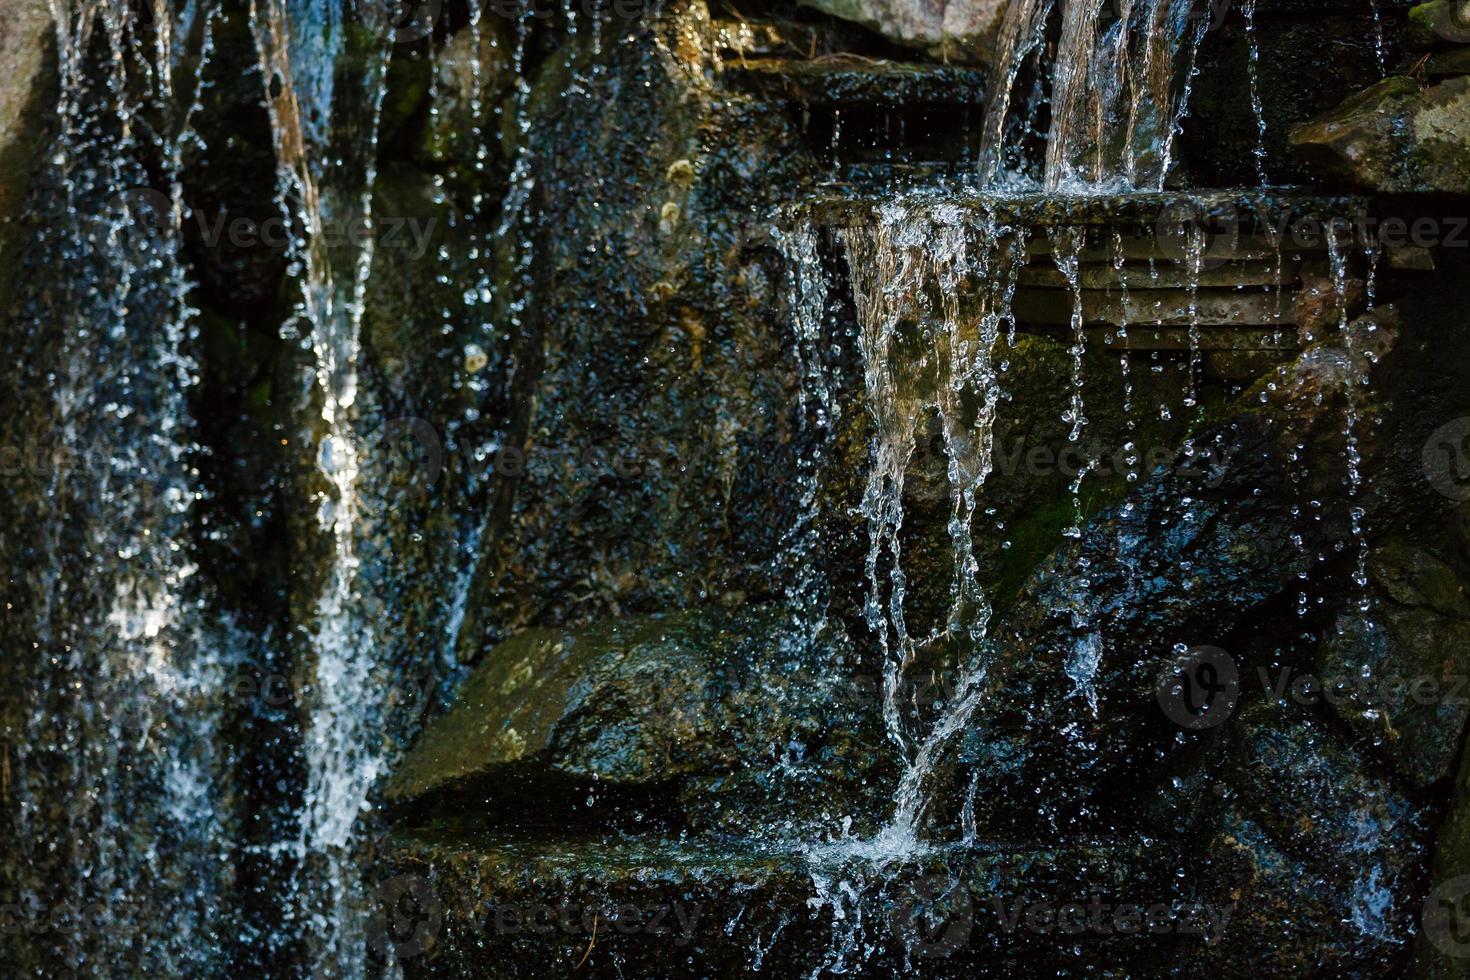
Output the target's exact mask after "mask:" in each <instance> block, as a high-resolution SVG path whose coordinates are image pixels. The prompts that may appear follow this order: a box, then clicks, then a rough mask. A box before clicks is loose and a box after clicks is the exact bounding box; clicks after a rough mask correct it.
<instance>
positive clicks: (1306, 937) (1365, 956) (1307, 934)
mask: <svg viewBox="0 0 1470 980" xmlns="http://www.w3.org/2000/svg"><path fill="white" fill-rule="evenodd" d="M1216 809H1217V810H1218V815H1217V816H1215V817H1213V818H1212V819H1213V821H1214V829H1213V830H1212V831H1211V832H1210V834H1209V835H1208V836H1207V837H1206V838H1205V839H1204V840H1203V841H1202V843H1201V844H1199V845H1197V846H1198V850H1197V851H1196V854H1197V856H1198V860H1197V862H1196V864H1195V866H1194V868H1193V870H1192V871H1191V874H1192V875H1195V876H1196V881H1197V882H1198V885H1197V887H1198V889H1199V894H1200V895H1201V896H1202V897H1203V899H1204V901H1206V902H1207V903H1211V904H1216V905H1223V906H1225V907H1228V908H1230V909H1231V911H1232V913H1233V914H1232V915H1231V918H1230V931H1229V932H1228V933H1227V937H1226V938H1227V941H1226V942H1223V943H1220V944H1218V945H1217V946H1214V947H1211V948H1205V947H1200V948H1197V949H1194V950H1191V951H1190V952H1189V953H1188V954H1187V955H1186V956H1185V957H1184V958H1183V959H1182V961H1181V964H1180V965H1181V966H1182V967H1183V968H1184V969H1186V970H1188V971H1190V972H1195V971H1202V972H1212V973H1213V972H1219V973H1220V974H1222V975H1225V976H1236V975H1244V974H1255V975H1265V976H1301V975H1306V974H1310V973H1313V972H1316V971H1323V972H1327V973H1331V974H1333V975H1339V976H1390V975H1393V970H1394V969H1395V967H1394V966H1393V964H1395V963H1396V962H1397V963H1400V964H1401V963H1402V961H1403V959H1404V958H1405V954H1404V947H1403V946H1402V945H1398V944H1396V943H1395V942H1393V941H1392V940H1390V939H1385V938H1380V937H1378V936H1375V935H1373V934H1372V933H1371V932H1365V931H1364V929H1363V926H1364V925H1366V924H1367V921H1366V920H1362V919H1359V918H1355V916H1354V903H1353V901H1352V899H1351V898H1350V897H1349V896H1350V894H1351V892H1345V891H1344V890H1343V886H1342V884H1341V878H1340V876H1338V877H1333V876H1327V877H1324V876H1323V875H1322V873H1321V869H1320V868H1319V867H1317V866H1315V865H1314V864H1313V863H1312V862H1311V861H1309V860H1304V859H1303V858H1301V857H1300V856H1298V855H1295V854H1292V853H1288V852H1287V851H1286V850H1284V849H1283V848H1282V847H1281V846H1280V844H1279V843H1278V842H1277V841H1276V840H1275V839H1274V838H1273V837H1272V835H1271V834H1269V833H1268V832H1266V831H1265V830H1264V829H1263V828H1262V827H1261V826H1260V824H1258V823H1257V822H1255V821H1254V820H1252V819H1251V818H1250V817H1249V816H1247V815H1246V814H1245V813H1243V812H1242V810H1241V807H1240V806H1238V805H1235V804H1230V803H1227V804H1225V805H1224V806H1221V807H1217V808H1216ZM1370 894H1371V892H1365V897H1367V895H1370Z"/></svg>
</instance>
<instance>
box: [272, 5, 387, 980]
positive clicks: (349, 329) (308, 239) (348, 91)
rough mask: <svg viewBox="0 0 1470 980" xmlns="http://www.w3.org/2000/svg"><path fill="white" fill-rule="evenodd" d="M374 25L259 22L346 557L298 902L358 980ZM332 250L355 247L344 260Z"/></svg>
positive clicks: (319, 636) (382, 50)
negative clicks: (360, 580)
mask: <svg viewBox="0 0 1470 980" xmlns="http://www.w3.org/2000/svg"><path fill="white" fill-rule="evenodd" d="M360 14H361V15H362V17H363V20H362V22H361V23H358V24H351V25H349V24H347V23H345V22H344V20H343V16H344V14H343V10H342V8H338V7H336V6H335V5H332V4H319V3H316V2H313V0H261V2H260V3H259V4H256V5H252V10H251V15H252V16H251V20H252V25H253V27H254V29H255V35H256V43H257V46H258V48H259V51H260V59H261V75H262V78H263V80H264V82H265V85H266V96H267V105H268V107H269V109H270V118H271V126H272V130H273V133H274V136H275V146H276V156H277V160H278V162H279V164H280V199H281V202H282V206H283V207H284V208H286V209H287V211H288V213H289V214H290V215H291V216H292V217H293V218H294V219H296V223H295V227H297V228H298V229H299V234H298V237H297V238H296V240H295V241H294V242H293V249H292V257H293V260H294V262H295V263H296V265H297V268H298V269H299V276H298V278H297V282H298V283H299V284H300V291H301V294H300V305H299V307H298V311H297V318H298V322H299V324H300V327H301V330H302V332H303V333H304V339H305V341H306V342H307V343H309V346H310V350H311V352H312V355H313V359H314V372H315V381H316V393H315V397H316V398H317V399H319V405H320V409H319V410H320V418H321V421H322V423H323V426H322V429H321V433H320V436H319V437H318V439H319V441H318V442H317V446H316V449H315V455H316V460H317V465H318V467H319V470H320V473H321V476H322V477H323V478H324V480H325V481H326V484H327V485H328V487H329V488H330V489H329V490H327V491H326V492H324V493H321V494H320V495H319V497H318V500H319V503H320V511H319V514H318V521H319V523H320V526H321V528H322V530H323V531H324V532H325V533H326V534H328V535H329V536H330V538H331V541H332V551H331V554H332V558H331V563H330V566H329V569H328V572H327V579H326V583H325V585H324V586H323V589H322V593H321V595H320V597H319V598H318V600H317V604H316V617H317V621H316V624H315V630H314V634H313V637H312V642H311V646H312V651H311V653H312V656H313V658H314V660H315V669H314V678H313V682H312V684H311V689H310V696H311V707H310V710H309V716H308V718H307V719H306V722H305V725H306V732H305V739H306V749H305V754H306V766H307V781H308V782H307V787H306V799H305V804H304V812H303V814H302V825H301V837H300V842H299V846H300V847H301V848H302V849H303V852H304V857H305V858H306V860H305V861H304V863H303V867H304V868H305V869H306V873H305V876H304V878H303V880H302V883H301V895H300V896H299V897H300V900H301V902H302V907H303V913H304V914H305V916H306V918H307V920H308V921H309V922H311V926H312V929H311V933H312V935H313V937H314V938H315V940H316V941H317V942H318V943H319V944H320V945H319V952H318V957H319V969H322V970H326V971H328V972H332V973H341V974H344V975H357V974H360V973H361V972H362V970H363V967H362V960H361V957H362V956H363V951H364V942H363V935H362V912H361V911H360V910H359V909H358V906H360V903H361V897H360V895H358V894H357V890H356V889H357V884H356V864H355V858H354V856H353V854H352V852H351V848H352V845H353V842H354V834H355V831H356V828H357V824H358V821H359V819H360V817H361V815H362V813H363V811H364V810H365V809H366V808H367V806H368V792H369V790H370V789H371V788H372V787H373V785H374V783H375V781H376V780H377V778H378V776H379V775H380V774H381V772H382V770H383V766H384V763H385V760H384V759H383V758H382V754H381V749H380V745H381V739H382V727H381V726H382V719H381V712H382V708H381V705H380V704H378V703H377V698H378V697H379V696H380V691H379V688H380V685H379V684H378V683H375V681H374V676H373V675H374V658H373V646H372V630H371V626H370V625H369V623H368V622H366V621H365V620H364V619H363V618H362V616H363V609H362V605H361V603H359V602H356V601H355V597H354V592H355V587H356V580H357V575H358V570H359V564H360V563H359V559H358V555H357V540H356V538H357V535H358V533H359V528H358V523H359V516H360V515H359V497H358V487H357V481H358V476H359V472H360V460H359V457H358V448H357V437H356V435H355V433H354V430H353V421H352V410H353V405H354V403H355V401H356V399H357V386H358V358H359V354H360V352H361V343H360V339H359V334H360V331H361V326H362V314H363V302H364V295H365V293H366V289H367V276H368V272H369V269H370V268H371V264H372V256H373V249H372V237H371V235H367V236H357V237H353V236H337V235H333V234H332V232H333V231H335V230H337V229H341V228H344V227H347V226H348V225H349V223H355V222H362V223H363V224H364V225H366V226H367V227H371V221H372V193H373V183H374V180H375V177H376V156H377V153H376V151H377V127H378V119H379V115H380V112H381V107H382V100H383V95H384V91H385V78H386V73H387V66H388V54H389V51H390V48H391V45H392V42H393V33H394V25H393V23H392V22H391V21H389V20H388V17H387V13H386V11H385V10H383V9H380V8H378V7H376V6H375V5H371V4H369V5H367V7H366V8H364V9H363V10H362V11H360ZM344 66H347V67H348V70H343V69H344ZM334 240H335V241H336V242H342V241H344V240H345V241H346V242H347V244H345V245H336V246H333V245H330V244H329V242H332V241H334ZM287 329H294V326H293V325H288V328H287ZM320 890H325V894H317V892H318V891H320ZM328 964H331V965H330V966H329V965H328Z"/></svg>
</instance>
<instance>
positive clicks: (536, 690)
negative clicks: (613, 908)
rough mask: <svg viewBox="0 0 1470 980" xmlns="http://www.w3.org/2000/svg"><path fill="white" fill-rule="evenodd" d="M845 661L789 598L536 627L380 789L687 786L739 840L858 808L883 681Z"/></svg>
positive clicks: (490, 662) (491, 659)
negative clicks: (799, 819)
mask: <svg viewBox="0 0 1470 980" xmlns="http://www.w3.org/2000/svg"><path fill="white" fill-rule="evenodd" d="M834 657H837V658H838V659H837V660H835V661H834V660H833V658H834ZM840 662H841V656H840V650H839V649H837V648H824V649H822V650H820V651H817V650H814V649H812V647H811V645H810V644H809V643H808V642H807V641H806V639H805V636H804V634H802V633H801V632H800V631H798V630H796V629H795V628H794V627H792V625H791V622H790V617H789V615H788V614H787V613H785V612H783V610H782V609H781V608H779V607H761V608H752V609H748V610H743V611H739V612H733V613H731V612H726V611H724V610H721V609H718V608H715V609H709V610H703V611H699V612H689V613H683V614H678V615H671V616H655V617H647V618H634V619H626V620H618V621H613V622H608V623H601V624H597V625H594V626H591V627H587V628H583V629H571V630H557V629H532V630H527V631H526V632H524V633H522V634H520V635H518V636H516V637H514V638H512V639H510V640H508V641H506V642H505V643H503V644H501V645H500V646H499V647H497V648H496V649H495V650H493V651H491V652H490V653H489V654H488V655H487V656H486V658H485V661H484V663H482V664H481V666H480V667H479V668H478V669H477V670H476V671H475V672H474V674H473V675H472V676H471V677H470V679H469V680H468V681H467V682H466V683H465V684H464V686H463V688H462V689H461V691H460V694H459V697H458V700H457V702H456V703H455V705H454V706H453V707H452V708H451V709H450V711H449V712H448V713H447V714H445V715H444V716H443V717H441V718H439V719H437V720H436V721H435V722H434V723H433V724H431V725H430V726H429V727H428V728H427V730H426V731H425V732H424V735H423V737H422V738H421V739H420V741H419V743H418V744H417V746H416V747H415V748H414V750H413V751H412V752H411V753H409V755H408V756H407V757H406V758H405V759H404V760H403V763H402V764H401V765H400V767H399V768H398V770H397V771H396V772H395V774H394V776H393V777H392V779H391V780H390V782H389V784H388V786H387V788H386V796H387V798H388V799H389V800H390V801H393V802H395V803H406V802H411V801H414V800H417V799H420V798H422V797H426V796H429V795H430V794H444V793H449V794H452V795H455V796H458V797H464V796H465V795H466V794H471V793H475V792H480V791H487V792H489V791H494V790H496V789H503V788H504V786H505V785H507V784H508V783H509V782H511V781H512V780H513V779H514V778H520V777H522V776H531V777H535V776H537V775H538V774H541V775H544V776H545V777H546V778H548V779H553V780H559V781H563V782H566V781H570V782H575V783H587V784H589V785H590V784H596V785H597V786H600V787H614V788H616V787H628V786H642V787H663V786H671V785H674V784H680V785H681V786H682V789H679V790H676V791H677V792H678V793H679V795H680V797H681V799H682V800H683V801H684V805H685V806H686V807H687V810H688V815H689V820H690V822H691V824H692V825H694V826H696V827H705V826H717V825H720V824H722V823H725V822H727V821H735V820H738V821H740V826H737V827H732V828H730V829H731V830H732V832H737V833H742V834H748V833H750V832H751V831H752V830H753V829H754V824H755V823H756V822H760V821H763V820H766V819H769V820H772V821H776V822H781V821H789V820H790V819H791V818H792V817H793V816H800V815H804V814H805V813H806V812H807V811H810V810H813V809H819V808H829V809H830V810H831V812H832V813H834V814H839V815H840V814H845V813H857V812H861V811H862V810H865V809H866V807H862V808H860V807H857V806H855V805H854V803H853V801H852V800H851V799H844V798H842V795H841V793H840V792H839V789H838V788H840V787H845V786H846V787H850V786H854V785H861V783H862V781H863V780H864V778H865V777H866V776H867V775H869V774H870V773H871V772H872V771H873V770H874V769H875V767H876V766H877V758H878V752H877V747H878V745H880V744H881V741H882V736H881V733H880V732H879V731H878V730H877V727H876V725H875V724H874V719H876V717H877V710H876V707H877V702H878V698H877V694H876V691H877V685H876V683H874V684H873V685H872V686H870V687H868V688H866V689H864V688H862V687H860V686H857V685H850V684H846V683H844V682H842V681H840V680H838V679H837V677H836V676H835V675H836V673H837V671H836V669H835V668H834V667H833V664H834V663H840ZM834 787H838V788H834ZM726 794H728V799H727V798H726ZM741 798H744V799H745V800H746V802H748V803H750V804H751V806H750V807H749V808H745V807H739V806H737V805H736V804H737V802H738V801H739V799H741ZM868 802H870V803H871V802H872V801H868ZM757 804H759V805H758V806H757ZM722 806H729V807H730V810H729V811H727V812H726V813H721V808H722ZM754 814H764V815H765V816H763V817H761V818H755V817H753V815H754ZM834 823H835V821H834Z"/></svg>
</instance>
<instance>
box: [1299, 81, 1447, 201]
mask: <svg viewBox="0 0 1470 980" xmlns="http://www.w3.org/2000/svg"><path fill="white" fill-rule="evenodd" d="M1291 140H1292V144H1293V145H1294V146H1295V147H1297V148H1298V149H1299V150H1300V151H1302V152H1303V153H1304V154H1306V155H1308V156H1309V157H1310V158H1312V159H1314V160H1315V161H1316V162H1317V163H1318V165H1319V166H1320V167H1321V169H1322V170H1323V171H1324V172H1325V173H1327V174H1328V175H1329V176H1330V177H1332V178H1333V179H1335V180H1338V181H1341V182H1343V183H1345V184H1348V185H1350V186H1353V187H1359V188H1363V189H1366V190H1374V191H1379V192H1381V193H1386V194H1414V193H1433V192H1443V193H1451V194H1464V193H1470V78H1464V77H1462V78H1452V79H1449V80H1447V81H1444V82H1441V83H1440V84H1438V85H1433V86H1430V87H1428V88H1424V87H1422V86H1421V85H1420V84H1419V83H1418V82H1417V81H1415V80H1414V79H1412V78H1407V77H1393V78H1387V79H1384V80H1383V81H1382V82H1380V83H1378V84H1377V85H1374V86H1373V87H1372V88H1369V89H1367V90H1365V91H1363V92H1360V93H1358V94H1357V95H1354V96H1352V97H1351V98H1349V99H1348V100H1347V101H1345V102H1343V103H1342V104H1341V105H1340V106H1338V107H1337V108H1336V109H1334V110H1332V111H1331V112H1329V113H1327V114H1325V115H1323V116H1320V117H1318V118H1317V119H1314V120H1312V121H1310V122H1307V123H1303V124H1302V125H1300V126H1298V127H1296V128H1295V129H1294V130H1293V131H1292V134H1291Z"/></svg>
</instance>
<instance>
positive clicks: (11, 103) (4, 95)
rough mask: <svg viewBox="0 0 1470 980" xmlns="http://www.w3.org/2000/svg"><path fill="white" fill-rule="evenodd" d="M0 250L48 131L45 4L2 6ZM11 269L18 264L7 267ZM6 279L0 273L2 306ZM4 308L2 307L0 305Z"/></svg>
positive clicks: (49, 50)
mask: <svg viewBox="0 0 1470 980" xmlns="http://www.w3.org/2000/svg"><path fill="white" fill-rule="evenodd" d="M0 16H3V17H4V19H5V31H4V33H3V34H0V79H4V81H3V82H0V251H3V250H4V249H5V247H6V244H7V242H8V239H9V237H10V223H11V221H12V220H13V219H14V217H15V215H16V212H17V209H19V207H20V206H21V201H22V199H23V198H24V195H25V190H26V188H27V187H28V186H29V181H28V180H27V172H28V171H29V170H30V167H31V164H32V161H33V159H34V157H35V154H36V152H37V151H38V150H39V148H40V144H41V138H42V136H43V134H44V133H45V130H46V122H45V112H46V110H47V108H48V107H51V106H54V104H55V99H54V98H53V97H50V96H48V95H46V94H45V89H46V87H47V86H48V85H54V84H55V65H54V60H55V55H54V53H53V49H54V38H55V33H54V31H55V28H54V27H53V25H52V22H51V8H50V7H49V6H48V5H47V3H46V0H6V2H5V3H4V5H3V7H0ZM8 265H9V266H11V267H13V266H14V265H15V263H8ZM6 278H7V276H6V275H5V274H0V301H3V297H4V295H5V292H6V289H5V286H6V282H5V279H6ZM0 306H3V302H0Z"/></svg>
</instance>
